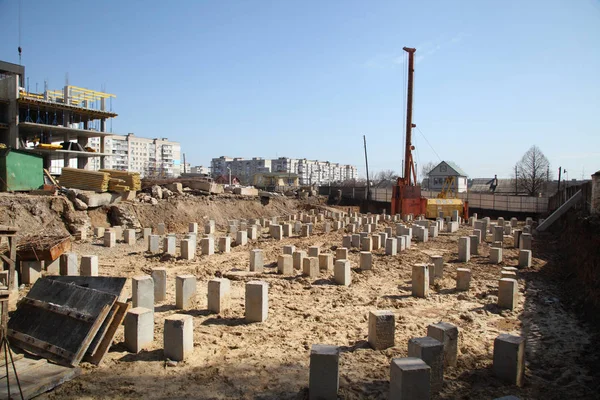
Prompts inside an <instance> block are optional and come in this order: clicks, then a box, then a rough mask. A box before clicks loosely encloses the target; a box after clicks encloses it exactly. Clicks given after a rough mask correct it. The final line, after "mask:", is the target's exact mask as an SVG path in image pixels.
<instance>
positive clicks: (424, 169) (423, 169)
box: [421, 161, 437, 178]
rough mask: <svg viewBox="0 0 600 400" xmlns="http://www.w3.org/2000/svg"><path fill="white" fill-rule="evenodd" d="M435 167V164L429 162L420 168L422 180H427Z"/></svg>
mask: <svg viewBox="0 0 600 400" xmlns="http://www.w3.org/2000/svg"><path fill="white" fill-rule="evenodd" d="M435 167H437V163H434V162H433V161H429V162H427V163H425V164H423V165H422V166H421V176H422V177H423V178H427V177H428V176H429V173H430V172H431V170H432V169H434V168H435Z"/></svg>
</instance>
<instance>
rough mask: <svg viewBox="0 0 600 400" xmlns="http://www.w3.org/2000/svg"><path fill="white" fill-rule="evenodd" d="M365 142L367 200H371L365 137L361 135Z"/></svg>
mask: <svg viewBox="0 0 600 400" xmlns="http://www.w3.org/2000/svg"><path fill="white" fill-rule="evenodd" d="M363 141H364V143H365V165H366V167H367V200H369V201H370V200H371V181H370V180H369V160H368V159H367V137H366V136H365V135H363Z"/></svg>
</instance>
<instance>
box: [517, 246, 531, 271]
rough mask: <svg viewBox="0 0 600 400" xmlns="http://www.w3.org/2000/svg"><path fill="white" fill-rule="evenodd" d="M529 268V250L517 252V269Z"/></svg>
mask: <svg viewBox="0 0 600 400" xmlns="http://www.w3.org/2000/svg"><path fill="white" fill-rule="evenodd" d="M529 267H531V250H519V268H529Z"/></svg>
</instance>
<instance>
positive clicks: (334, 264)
mask: <svg viewBox="0 0 600 400" xmlns="http://www.w3.org/2000/svg"><path fill="white" fill-rule="evenodd" d="M326 218H330V219H332V221H328V220H326ZM283 220H284V221H282V222H280V221H279V218H277V217H274V218H270V219H260V220H249V221H228V228H227V236H225V237H221V238H219V251H221V252H228V251H229V250H230V246H231V239H232V236H233V235H235V240H236V244H238V245H242V244H244V245H245V244H247V242H244V240H243V238H244V236H245V237H246V239H250V240H255V236H254V231H256V233H255V234H256V235H257V236H258V235H262V228H268V232H269V236H270V237H271V238H273V239H274V240H281V238H282V237H285V236H292V235H293V234H298V235H299V236H301V237H309V236H310V235H312V234H314V233H315V226H316V225H317V223H319V222H322V223H323V225H322V232H323V233H328V232H330V231H332V230H336V231H339V230H342V229H344V231H345V232H346V233H347V234H346V235H344V236H343V238H342V246H343V247H341V248H337V250H336V251H335V254H328V253H321V252H320V248H319V247H317V246H313V247H310V248H309V249H308V254H307V252H305V251H303V250H296V249H295V247H294V246H291V245H288V246H284V247H283V249H282V254H281V255H280V256H278V259H277V268H278V272H279V273H280V274H283V275H287V274H294V270H297V269H301V270H302V272H303V273H304V274H305V275H307V276H309V277H315V276H316V275H317V274H318V273H319V272H322V271H330V270H332V269H333V278H334V282H335V283H336V284H340V285H346V286H347V285H349V284H350V283H351V268H350V262H349V260H348V252H349V249H351V248H357V249H359V250H360V268H361V269H362V270H368V269H371V268H372V267H373V258H372V254H371V252H372V251H374V250H379V249H383V248H384V249H385V254H387V255H396V254H397V253H398V252H402V251H404V250H406V249H410V247H411V242H412V239H413V238H414V239H415V240H416V241H417V242H419V241H420V242H425V241H428V240H430V239H432V238H435V237H436V236H437V235H438V234H439V232H441V231H444V230H446V231H447V232H455V231H457V230H458V227H459V224H460V223H461V222H462V221H461V219H460V217H459V216H458V214H457V213H455V215H452V216H451V217H446V218H441V217H440V218H438V219H437V220H436V221H428V220H424V219H422V218H417V219H416V220H415V219H414V218H413V217H412V216H406V217H405V218H404V219H403V220H401V219H400V218H399V216H394V217H391V216H389V215H385V214H384V215H366V216H365V215H360V214H357V213H349V214H346V213H343V212H331V211H326V212H324V213H319V214H316V213H315V212H314V210H311V212H310V213H309V214H304V213H300V214H299V215H289V216H287V217H285V218H283ZM380 221H386V222H391V221H393V222H397V224H395V229H394V228H393V227H389V226H388V227H385V229H384V232H377V230H378V228H379V226H378V224H379V222H380ZM482 221H483V222H484V223H485V228H484V229H481V227H480V229H479V231H480V232H479V233H477V232H476V231H477V229H475V230H474V232H473V235H471V237H468V243H469V244H470V243H472V242H471V240H473V239H472V237H473V236H477V237H478V242H477V245H476V247H477V246H479V243H480V242H481V241H482V239H481V237H482V236H483V240H485V235H487V233H488V231H491V233H494V232H498V230H497V229H494V228H495V227H494V225H493V224H492V223H491V222H490V221H489V219H483V220H481V221H480V220H477V218H476V216H475V217H474V218H472V219H470V220H469V224H470V225H471V226H474V227H475V224H476V223H481V222H482ZM500 222H501V221H499V222H498V223H497V225H496V227H497V226H498V225H500ZM510 223H511V224H512V223H513V222H512V221H511V222H510ZM409 224H411V225H409ZM529 225H531V224H530V223H529V221H528V223H527V225H526V227H525V228H524V229H523V230H522V231H521V233H520V234H519V235H520V236H519V240H518V243H520V246H523V247H528V246H529V247H530V245H531V243H530V241H529V243H528V242H527V239H525V240H523V237H525V238H527V236H526V235H527V234H528V232H527V226H529ZM500 226H506V225H505V224H502V225H500ZM512 228H513V226H511V229H512ZM503 229H506V228H503ZM131 231H133V230H122V229H120V227H113V228H108V229H105V230H104V231H102V230H101V229H100V228H96V232H95V233H96V236H97V237H102V238H104V240H105V245H108V246H112V245H114V244H113V242H116V241H117V238H119V239H120V240H122V241H124V242H125V243H126V244H132V243H135V231H133V233H130V232H131ZM155 231H156V233H157V235H153V234H152V230H151V229H150V228H145V229H144V230H143V236H144V239H146V240H147V243H148V250H149V251H150V252H151V253H158V252H159V248H157V247H159V246H160V239H162V242H163V251H164V253H167V254H171V255H174V249H173V248H174V247H175V240H174V238H175V236H174V235H172V234H168V233H167V232H166V227H165V225H164V224H159V225H158V226H157V227H156V230H155ZM357 231H360V233H356V232H357ZM516 231H517V230H514V231H513V232H512V234H513V235H516ZM204 232H205V233H204V236H205V237H203V238H201V239H200V243H201V247H202V249H201V252H202V254H204V255H211V254H213V253H214V248H213V249H212V251H211V246H214V240H215V236H214V235H215V233H216V230H215V224H214V222H213V221H209V222H208V223H207V224H206V225H205V226H204ZM240 232H243V233H246V235H243V234H240ZM483 232H485V234H483ZM506 232H507V231H506V230H505V231H504V233H506ZM523 232H524V235H525V236H524V235H523ZM107 233H108V234H109V235H108V241H107V240H106V239H107ZM197 235H198V225H197V223H190V226H189V233H188V235H187V236H186V238H185V239H183V240H182V241H181V245H180V248H182V249H181V252H182V254H181V256H182V258H185V259H193V257H194V256H195V244H196V241H197V239H196V236H197ZM238 235H239V236H238ZM113 236H114V238H115V239H114V241H113V239H112V237H113ZM153 237H158V243H159V245H158V246H156V245H155V246H152V244H153V243H154V244H156V242H157V239H156V238H153ZM238 237H240V239H239V240H238ZM171 238H173V239H171ZM188 241H189V242H191V243H188ZM459 243H464V238H461V240H460V241H459ZM521 243H523V244H522V245H521ZM459 246H464V245H460V244H459ZM500 248H502V247H500ZM522 250H528V249H527V248H523V249H522ZM471 251H472V249H471V248H469V249H467V250H466V253H467V254H469V255H470V254H471ZM186 252H193V253H194V254H193V255H188V257H185V255H184V253H186ZM464 253H465V249H464V248H463V250H462V254H464ZM460 255H461V249H460V248H459V257H460ZM63 258H65V260H66V262H67V264H68V260H73V256H72V255H71V256H70V257H69V256H68V255H65V256H64V257H63ZM75 260H76V257H75ZM82 260H83V257H82ZM71 264H73V261H71ZM248 264H249V269H250V271H255V272H257V273H261V272H263V269H264V265H265V260H264V253H263V251H262V250H261V249H252V250H250V252H249V263H248ZM61 265H62V263H61ZM96 265H97V258H96ZM444 265H445V264H444V261H443V257H442V256H432V257H431V264H417V265H415V266H413V295H414V296H416V297H427V295H428V288H429V285H430V284H433V283H434V281H435V279H436V278H441V277H442V276H443V270H444ZM430 268H431V269H432V271H431V272H432V273H431V274H430V273H429V269H430ZM63 270H64V271H63ZM82 271H83V269H82ZM62 272H65V273H64V274H70V273H72V274H75V273H74V271H72V270H69V268H68V267H65V268H62V266H61V273H62ZM166 272H167V271H166V270H165V269H164V268H155V269H154V270H153V271H152V274H151V276H143V277H134V278H133V291H134V294H133V307H134V308H133V309H132V310H130V313H129V314H128V315H127V317H126V320H125V330H126V333H125V336H126V344H127V347H128V348H129V349H130V351H134V352H138V351H140V350H141V349H143V348H144V347H146V346H148V345H149V344H150V343H152V341H153V340H154V329H153V327H154V302H155V301H162V300H164V296H165V294H166V282H167V273H166ZM96 274H97V267H96ZM514 276H515V272H514V268H511V267H507V268H505V269H503V271H502V279H510V278H511V277H514ZM502 279H501V281H502ZM469 282H470V271H469V270H466V269H459V270H458V271H457V288H459V289H461V290H468V288H469ZM515 282H516V281H515ZM175 286H176V307H177V308H179V309H186V308H188V307H189V306H190V305H191V304H192V302H193V301H194V298H195V295H196V279H195V277H194V276H191V275H180V276H177V277H176V283H175ZM229 290H230V282H229V280H228V279H225V278H217V279H213V280H211V281H209V282H208V309H209V310H210V311H212V312H216V313H221V312H223V311H224V310H226V309H228V308H229V302H230V300H229ZM500 290H502V289H500ZM512 293H515V291H514V290H513V291H512ZM161 296H162V297H161ZM499 298H500V296H499ZM512 298H513V301H512V305H513V306H512V307H507V308H513V307H514V304H516V296H512ZM390 315H391V316H390ZM267 317H268V284H267V283H266V282H263V281H250V282H247V283H246V295H245V318H246V320H247V321H248V322H262V321H265V320H266V319H267ZM390 321H391V322H390ZM192 324H193V319H192V318H191V316H189V315H186V314H175V315H173V316H171V317H169V318H167V319H166V320H165V327H164V343H165V345H164V346H165V356H166V357H168V358H170V359H172V360H183V359H185V357H186V355H187V354H189V352H190V351H192V349H193V326H192ZM390 324H391V325H390ZM436 325H439V326H437V327H436ZM394 326H395V321H394V316H393V313H391V312H389V311H373V312H371V313H370V316H369V343H370V344H371V346H372V347H373V348H374V349H381V348H386V346H387V347H390V346H394V343H393V340H394V339H393V338H394ZM436 329H437V331H436ZM438 331H439V332H445V333H439V332H438ZM390 332H391V333H390ZM436 332H437V333H436ZM448 332H450V333H448ZM452 332H456V334H453V333H452ZM457 332H458V331H457V329H456V327H453V326H452V325H451V324H445V323H443V322H442V323H439V324H434V325H432V326H430V327H429V328H428V332H427V335H428V336H427V337H423V338H415V339H411V341H409V354H408V355H409V357H408V358H404V359H393V360H392V363H391V367H390V378H391V379H390V380H391V386H390V395H391V396H392V398H422V397H420V396H421V395H420V393H425V392H427V393H430V392H435V391H437V390H439V387H441V386H439V385H440V383H439V379H440V376H441V377H442V378H441V379H443V366H444V365H446V366H449V365H450V366H451V365H452V364H453V363H454V365H455V363H456V361H455V360H456V355H454V356H453V355H452V354H456V352H454V353H453V350H452V349H453V348H454V347H453V346H457V345H456V344H453V342H452V340H451V339H449V338H452V337H454V343H456V342H457V340H458V339H457V338H458V333H457ZM453 335H454V336H453ZM390 337H391V339H390ZM390 343H391V344H390ZM506 343H508V344H506ZM436 346H437V347H436ZM439 346H442V349H443V350H442V354H443V357H444V358H443V360H444V361H443V362H442V363H441V365H442V366H441V368H442V370H440V369H439V368H440V362H439V358H438V359H435V360H437V361H434V358H432V357H433V354H437V353H436V351H434V350H433V349H436V348H437V349H439V348H440V347H439ZM496 348H498V349H505V348H510V349H512V350H511V351H513V350H515V351H517V357H512V354H513V353H510V352H509V353H507V352H506V351H504V350H502V351H500V350H498V352H497V351H496ZM411 349H412V350H411ZM523 349H524V340H522V339H521V338H519V337H513V336H510V335H501V336H499V337H498V338H497V339H496V341H495V345H494V371H495V373H496V374H497V375H498V376H500V377H504V378H505V379H506V380H507V381H508V382H510V383H514V384H520V382H521V380H522V371H523V364H522V362H523ZM438 353H439V351H438ZM507 354H509V355H510V357H508V356H506V357H505V355H507ZM313 355H314V357H313ZM313 360H314V361H313ZM319 360H323V363H325V364H321V361H319ZM448 360H449V361H448ZM452 360H454V361H452ZM506 360H509V361H510V362H508V363H507V362H506ZM513 360H517V362H516V363H515V362H512V361H513ZM334 361H335V365H336V367H335V368H330V367H326V368H325V369H326V370H327V371H330V372H329V373H320V372H319V373H315V372H316V371H319V368H323V365H330V366H333V365H334ZM338 362H339V349H338V348H337V347H336V346H329V345H314V347H313V349H312V351H311V367H310V368H311V373H310V375H311V378H310V397H311V398H335V397H329V396H325V395H320V394H319V393H333V389H332V388H334V387H335V393H336V396H337V387H338V383H337V382H339V380H338V378H337V365H338ZM448 363H449V364H448ZM313 364H314V370H313ZM319 365H321V366H319ZM334 371H335V373H333V372H334ZM440 371H441V372H440ZM413 374H416V375H413ZM334 375H335V379H334ZM425 375H426V376H427V378H424V376H425ZM413 377H420V378H415V379H413ZM507 377H508V378H507ZM434 378H435V379H434ZM334 381H335V385H334V384H333V383H334ZM434 381H435V382H434ZM419 382H421V383H419ZM425 382H427V384H425ZM415 385H416V386H415ZM422 385H425V386H426V387H425V386H422ZM413 386H414V387H413ZM323 388H325V389H323ZM423 391H425V392H423ZM411 393H416V394H418V395H417V397H412V395H411ZM331 396H333V395H331ZM399 396H400V397H399Z"/></svg>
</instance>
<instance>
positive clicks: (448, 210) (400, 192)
mask: <svg viewBox="0 0 600 400" xmlns="http://www.w3.org/2000/svg"><path fill="white" fill-rule="evenodd" d="M403 50H404V51H406V52H407V53H408V85H407V93H406V142H405V144H404V175H403V176H402V177H399V178H398V180H397V181H396V185H395V186H394V187H393V188H392V207H391V214H392V215H396V214H400V215H401V216H402V217H404V216H405V215H409V214H412V215H413V216H417V215H425V216H426V217H427V218H437V217H438V216H440V214H441V215H443V216H449V215H451V214H452V212H453V211H454V210H458V211H459V214H461V215H462V216H463V218H465V219H466V218H468V211H469V206H468V203H467V202H463V201H462V200H460V199H449V198H447V194H448V192H449V189H451V186H453V185H452V183H451V182H449V183H450V185H449V186H448V188H447V189H446V190H443V191H442V193H441V196H443V197H440V196H438V198H436V199H427V198H425V197H423V196H422V195H421V186H420V185H419V184H418V183H417V173H416V170H415V164H414V161H413V156H412V151H413V150H414V149H415V146H413V144H412V128H416V125H415V124H413V122H412V111H413V109H412V103H413V86H414V66H415V52H416V51H417V49H414V48H411V47H403Z"/></svg>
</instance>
